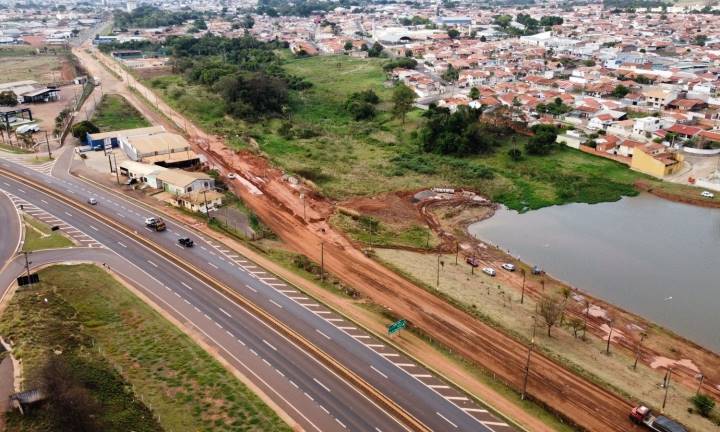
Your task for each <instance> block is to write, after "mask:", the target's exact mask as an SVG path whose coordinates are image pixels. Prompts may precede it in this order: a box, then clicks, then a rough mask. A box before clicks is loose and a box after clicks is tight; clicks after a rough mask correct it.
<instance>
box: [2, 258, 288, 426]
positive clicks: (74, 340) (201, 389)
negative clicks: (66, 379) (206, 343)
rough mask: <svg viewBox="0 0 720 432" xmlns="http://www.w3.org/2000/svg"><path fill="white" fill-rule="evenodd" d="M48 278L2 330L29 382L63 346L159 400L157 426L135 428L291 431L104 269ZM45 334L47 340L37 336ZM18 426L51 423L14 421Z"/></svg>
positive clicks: (16, 303)
mask: <svg viewBox="0 0 720 432" xmlns="http://www.w3.org/2000/svg"><path fill="white" fill-rule="evenodd" d="M40 278H41V281H42V282H41V283H40V284H39V285H37V286H34V287H33V288H32V289H22V290H19V291H18V292H17V293H16V295H15V298H13V300H12V303H11V305H10V306H9V308H8V311H7V312H6V313H5V315H4V317H3V318H2V319H0V332H1V334H2V335H3V336H5V337H6V338H9V339H11V340H13V341H14V342H15V343H16V347H17V351H16V353H17V354H18V356H19V357H20V358H21V359H22V360H23V363H24V365H25V368H26V376H28V378H29V379H30V381H29V382H30V383H31V382H33V380H37V378H38V374H37V371H38V370H40V369H41V368H42V365H43V364H44V363H45V362H46V359H47V358H48V357H53V356H55V354H53V352H55V353H56V354H57V352H58V351H60V352H62V353H63V354H60V356H65V353H68V355H73V356H74V357H73V360H76V359H90V360H92V361H93V362H95V363H97V364H99V365H101V369H103V370H105V373H106V374H108V375H112V376H115V379H116V380H119V381H121V382H122V385H121V386H120V388H122V389H124V390H123V391H124V392H126V393H128V394H129V397H130V399H135V400H137V399H141V400H143V401H144V403H145V405H146V407H147V408H145V410H146V411H147V409H149V408H150V407H151V411H152V414H153V415H151V416H147V415H146V416H145V417H146V418H149V419H151V420H152V421H153V422H157V425H155V426H153V427H150V428H146V429H142V428H137V427H132V428H131V429H132V430H136V431H140V430H168V431H169V430H172V431H210V430H212V431H230V430H233V431H234V430H243V431H246V430H247V431H266V430H273V431H285V430H288V431H289V428H288V427H287V425H285V424H284V423H283V422H282V420H281V419H280V418H279V417H278V416H277V415H276V414H275V413H274V412H273V411H272V410H271V409H270V408H269V407H268V406H266V405H265V404H264V403H263V402H262V401H261V400H260V399H259V398H258V397H257V396H256V395H255V394H253V393H252V392H251V391H250V390H249V389H248V388H247V387H245V386H244V385H243V384H242V383H240V382H239V381H238V380H237V379H236V378H235V377H233V376H232V374H231V373H230V372H228V371H227V370H225V369H224V368H223V367H222V366H221V365H220V364H219V363H218V362H217V361H215V360H214V359H213V358H212V357H211V356H210V355H209V354H207V353H206V352H205V351H204V350H202V349H201V348H200V347H199V346H198V345H196V344H195V343H194V342H193V341H192V340H191V338H190V337H188V336H187V335H185V334H184V333H183V332H181V331H180V330H179V329H177V328H176V327H175V326H173V325H172V324H171V323H170V322H168V321H166V320H165V319H164V318H163V317H161V316H160V315H159V314H158V313H156V312H155V311H154V310H153V309H151V308H150V307H149V306H148V305H146V304H145V303H143V302H142V300H140V299H139V298H137V297H136V296H134V295H133V294H132V293H131V292H129V291H128V290H126V289H125V288H124V287H123V286H122V285H121V284H120V283H118V282H117V281H116V280H114V279H113V278H112V277H110V276H109V275H107V274H106V273H105V272H103V271H102V270H101V269H100V268H98V267H95V266H92V265H75V266H55V267H50V268H47V269H45V270H42V271H41V272H40ZM45 299H47V301H45ZM38 339H39V340H40V341H45V343H40V344H38V343H37V341H38ZM96 391H97V392H103V391H104V389H103V388H97V389H95V388H92V396H93V398H95V399H96V400H101V401H102V400H104V399H103V398H104V395H103V393H97V394H96V393H95V392H96ZM102 407H103V408H108V409H107V410H103V412H102V416H101V417H102V418H103V419H105V418H107V419H110V418H113V417H115V416H124V415H126V414H127V415H129V414H128V413H127V412H125V411H122V412H118V411H117V410H111V409H110V408H113V407H112V406H106V405H105V404H102ZM137 410H139V411H137ZM136 411H137V412H140V411H142V407H139V408H137V409H136ZM39 413H41V412H40V411H39ZM153 416H154V417H155V418H156V419H157V420H154V419H153ZM22 421H29V420H22ZM138 424H140V425H141V424H143V422H142V421H138ZM16 430H30V431H33V430H45V429H32V428H23V427H19V428H16V429H10V431H11V432H14V431H16ZM102 430H108V431H112V430H130V429H128V428H121V429H114V428H111V427H108V428H105V429H102Z"/></svg>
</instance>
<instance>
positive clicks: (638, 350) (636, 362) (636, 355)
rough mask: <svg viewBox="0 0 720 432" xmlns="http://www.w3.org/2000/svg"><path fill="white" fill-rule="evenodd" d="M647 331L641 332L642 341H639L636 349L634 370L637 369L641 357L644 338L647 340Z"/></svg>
mask: <svg viewBox="0 0 720 432" xmlns="http://www.w3.org/2000/svg"><path fill="white" fill-rule="evenodd" d="M645 336H646V334H645V333H641V334H640V342H638V345H637V349H636V350H635V363H633V370H635V369H637V364H638V359H639V358H640V346H641V345H642V343H643V340H645Z"/></svg>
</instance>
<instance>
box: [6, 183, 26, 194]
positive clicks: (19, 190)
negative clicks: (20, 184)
mask: <svg viewBox="0 0 720 432" xmlns="http://www.w3.org/2000/svg"><path fill="white" fill-rule="evenodd" d="M8 186H9V185H8ZM18 192H21V193H27V192H26V191H24V190H22V189H20V188H18Z"/></svg>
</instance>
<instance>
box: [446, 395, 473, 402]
mask: <svg viewBox="0 0 720 432" xmlns="http://www.w3.org/2000/svg"><path fill="white" fill-rule="evenodd" d="M443 397H444V398H445V399H447V400H450V401H453V400H461V401H466V400H470V399H468V398H466V397H465V396H443Z"/></svg>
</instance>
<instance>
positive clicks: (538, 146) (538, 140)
mask: <svg viewBox="0 0 720 432" xmlns="http://www.w3.org/2000/svg"><path fill="white" fill-rule="evenodd" d="M533 132H535V135H533V136H532V137H531V138H530V139H529V140H528V142H527V143H526V144H525V151H526V152H528V153H529V154H532V155H537V156H543V155H547V154H550V152H551V151H552V149H553V147H554V145H555V140H556V139H557V131H556V129H555V127H553V126H547V125H538V126H534V127H533Z"/></svg>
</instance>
